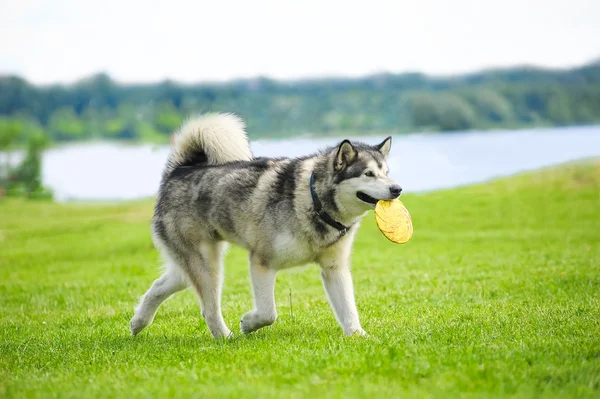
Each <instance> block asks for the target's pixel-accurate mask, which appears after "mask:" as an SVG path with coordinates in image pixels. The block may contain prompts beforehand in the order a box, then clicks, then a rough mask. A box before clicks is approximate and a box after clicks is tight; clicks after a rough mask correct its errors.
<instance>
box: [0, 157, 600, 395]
mask: <svg viewBox="0 0 600 399" xmlns="http://www.w3.org/2000/svg"><path fill="white" fill-rule="evenodd" d="M404 202H405V204H406V205H407V207H408V209H409V210H410V211H411V213H412V215H413V222H414V225H415V234H414V237H413V238H412V240H411V241H410V242H409V243H408V244H406V245H394V244H392V243H390V242H388V241H387V240H386V239H385V238H384V237H383V236H382V235H381V234H380V233H379V232H378V231H377V230H376V227H375V223H374V218H373V215H372V214H371V215H368V216H367V218H366V220H365V221H364V223H363V227H362V228H361V231H360V233H359V235H358V239H357V241H356V245H355V250H354V255H353V269H354V279H355V286H356V293H357V302H358V307H359V311H360V316H361V321H362V324H363V327H364V328H365V330H366V331H367V332H369V334H370V337H368V338H360V337H351V338H346V337H344V336H343V334H342V331H341V329H340V328H339V327H338V325H337V323H336V322H335V319H334V317H333V314H332V312H331V310H330V308H329V305H328V303H327V301H326V298H325V295H324V293H323V289H322V286H321V283H320V280H319V271H318V268H317V267H316V266H308V267H306V268H302V269H293V270H289V271H285V272H282V273H280V274H279V276H278V283H277V286H276V298H277V303H278V310H279V320H278V321H277V322H276V323H275V325H273V326H272V327H269V328H265V329H263V330H261V331H259V332H257V333H255V334H252V335H250V336H241V335H240V334H239V333H238V334H237V336H236V337H235V338H234V339H232V340H229V341H215V340H213V339H212V338H211V336H210V334H209V332H208V329H207V328H206V326H205V324H204V322H203V320H202V319H201V318H200V315H199V307H198V305H197V302H196V299H195V297H194V295H193V294H192V292H190V291H186V292H184V293H181V294H179V295H177V296H175V297H174V298H173V299H171V300H169V301H168V302H166V303H165V304H164V305H163V307H162V308H161V309H160V310H159V313H158V315H157V317H156V320H155V322H154V324H153V325H152V326H150V327H148V328H147V329H146V330H144V331H143V332H142V333H141V334H140V335H139V336H137V337H131V336H129V331H128V322H129V319H130V317H131V316H132V308H133V306H134V304H135V302H136V301H137V299H138V297H139V296H140V295H141V294H143V293H144V291H145V290H146V289H147V288H148V287H149V285H150V283H151V282H152V281H153V280H154V279H155V278H156V277H157V276H158V275H159V271H158V266H159V261H158V255H157V253H156V251H155V250H154V249H153V246H152V243H151V239H150V231H149V221H150V218H151V213H152V204H151V203H150V202H137V203H126V204H121V205H82V204H79V205H57V204H51V203H43V202H29V203H25V202H21V201H15V200H9V201H8V200H5V201H3V202H1V203H0V397H72V398H82V397H127V398H134V397H160V398H164V397H182V398H183V397H200V396H203V397H235V398H238V397H261V398H264V397H277V398H282V397H307V396H311V397H382V398H388V397H440V396H442V395H443V396H444V397H473V398H480V397H578V398H579V397H599V396H600V162H599V161H590V162H585V163H576V164H570V165H566V166H561V167H557V168H551V169H547V170H544V171H541V172H535V173H529V174H525V175H520V176H517V177H513V178H508V179H503V180H499V181H496V182H492V183H489V184H482V185H477V186H472V187H465V188H460V189H455V190H448V191H441V192H436V193H431V194H426V195H407V196H406V197H405V199H404ZM248 280H249V278H248V275H247V265H246V254H245V253H244V252H243V251H242V250H240V249H237V248H233V249H232V250H231V251H230V253H229V254H228V257H227V268H226V281H225V289H224V297H223V302H224V317H225V320H226V322H227V323H228V325H229V327H230V328H232V330H234V331H235V332H238V331H239V327H238V321H239V319H240V316H241V315H242V314H243V313H245V312H246V311H248V310H249V309H250V308H251V305H252V299H251V293H250V285H249V281H248ZM290 292H291V298H292V306H293V317H292V308H291V306H290Z"/></svg>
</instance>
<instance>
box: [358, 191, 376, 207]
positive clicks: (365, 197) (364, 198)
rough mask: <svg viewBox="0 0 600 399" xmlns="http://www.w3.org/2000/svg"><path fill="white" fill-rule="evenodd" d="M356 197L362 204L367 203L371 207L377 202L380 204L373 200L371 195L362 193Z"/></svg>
mask: <svg viewBox="0 0 600 399" xmlns="http://www.w3.org/2000/svg"><path fill="white" fill-rule="evenodd" d="M356 197H357V198H358V199H359V200H361V201H362V202H366V203H367V204H371V205H375V204H377V202H379V200H378V199H377V198H373V197H371V196H370V195H368V194H365V193H363V192H362V191H359V192H357V193H356Z"/></svg>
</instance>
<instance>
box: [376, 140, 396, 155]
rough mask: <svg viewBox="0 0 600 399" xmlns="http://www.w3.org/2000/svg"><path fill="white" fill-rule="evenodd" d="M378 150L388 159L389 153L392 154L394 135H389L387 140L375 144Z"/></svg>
mask: <svg viewBox="0 0 600 399" xmlns="http://www.w3.org/2000/svg"><path fill="white" fill-rule="evenodd" d="M375 148H377V151H379V152H380V153H382V154H383V157H384V158H386V159H387V157H388V155H390V150H391V149H392V136H388V137H387V138H386V139H385V140H383V141H382V142H381V144H378V145H376V146H375Z"/></svg>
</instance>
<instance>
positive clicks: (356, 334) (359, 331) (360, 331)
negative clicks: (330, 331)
mask: <svg viewBox="0 0 600 399" xmlns="http://www.w3.org/2000/svg"><path fill="white" fill-rule="evenodd" d="M346 335H347V336H348V337H368V336H369V334H367V333H366V332H365V330H363V329H362V328H359V329H357V330H354V331H351V332H348V333H346Z"/></svg>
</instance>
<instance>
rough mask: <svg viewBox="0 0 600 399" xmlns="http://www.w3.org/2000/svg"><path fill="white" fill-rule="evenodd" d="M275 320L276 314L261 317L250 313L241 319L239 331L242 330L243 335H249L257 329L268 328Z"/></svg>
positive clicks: (252, 312)
mask: <svg viewBox="0 0 600 399" xmlns="http://www.w3.org/2000/svg"><path fill="white" fill-rule="evenodd" d="M275 320H277V314H273V315H262V314H258V313H256V312H255V311H251V312H248V313H246V314H245V315H244V316H243V317H242V320H241V321H240V330H242V333H244V334H250V333H251V332H254V331H256V330H258V329H259V328H263V327H265V326H270V325H271V324H273V323H275Z"/></svg>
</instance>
